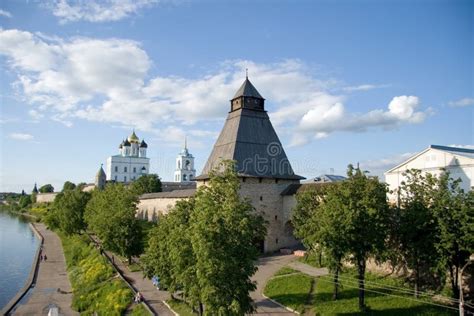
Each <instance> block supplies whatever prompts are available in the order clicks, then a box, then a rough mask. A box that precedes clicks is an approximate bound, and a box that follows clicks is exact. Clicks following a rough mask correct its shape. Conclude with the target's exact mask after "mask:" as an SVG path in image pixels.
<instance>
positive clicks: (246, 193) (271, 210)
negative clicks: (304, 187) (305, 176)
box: [197, 178, 299, 252]
mask: <svg viewBox="0 0 474 316" xmlns="http://www.w3.org/2000/svg"><path fill="white" fill-rule="evenodd" d="M292 183H299V181H298V180H282V179H278V181H277V180H276V179H273V178H261V180H260V179H259V178H245V181H244V180H243V178H241V180H240V195H241V196H242V197H244V198H248V199H249V200H250V202H251V204H252V206H253V207H254V208H255V211H256V212H257V213H258V214H261V215H262V216H263V218H264V219H265V221H266V222H267V236H266V238H265V241H264V251H265V252H273V251H277V250H279V249H281V248H285V247H292V246H296V245H298V244H299V241H298V240H296V239H295V237H294V236H293V229H292V227H293V226H292V225H291V210H292V208H293V206H294V205H293V203H291V202H290V203H284V202H287V201H285V199H284V197H283V196H282V195H280V193H281V192H282V191H283V190H284V189H285V188H286V187H287V186H288V185H289V184H292ZM206 184H208V181H198V183H197V186H198V187H200V186H201V185H206Z"/></svg>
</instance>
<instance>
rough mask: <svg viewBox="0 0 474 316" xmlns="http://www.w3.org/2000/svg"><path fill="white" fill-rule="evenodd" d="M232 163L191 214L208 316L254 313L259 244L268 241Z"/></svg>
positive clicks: (216, 174)
mask: <svg viewBox="0 0 474 316" xmlns="http://www.w3.org/2000/svg"><path fill="white" fill-rule="evenodd" d="M234 166H235V165H234V163H232V162H230V161H225V162H223V163H222V165H221V166H219V167H218V169H214V170H213V171H212V172H211V173H210V181H209V185H208V186H203V187H201V188H200V189H199V190H198V192H197V193H196V198H195V199H196V200H195V209H194V212H192V214H191V219H190V222H191V231H192V235H191V243H192V246H193V251H194V254H195V258H196V265H195V267H196V274H197V282H198V285H199V289H200V297H201V301H202V302H203V303H204V305H205V308H206V314H207V315H244V314H245V313H248V312H251V311H252V310H253V306H252V299H251V298H250V295H249V293H250V291H253V290H255V288H256V286H255V283H254V282H252V281H251V280H250V277H251V276H252V275H253V274H254V273H255V271H256V269H257V268H256V266H255V260H256V259H257V256H258V250H257V247H256V246H255V244H254V241H255V240H258V239H263V238H264V237H265V233H266V230H265V225H264V220H263V218H262V217H261V216H259V215H257V214H255V213H254V210H253V207H252V206H251V204H250V202H248V201H246V200H242V199H241V198H240V196H239V188H240V182H239V179H238V177H237V173H236V171H235V169H234V168H235V167H234Z"/></svg>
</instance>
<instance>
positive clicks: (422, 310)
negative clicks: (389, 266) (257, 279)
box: [264, 268, 456, 315]
mask: <svg viewBox="0 0 474 316" xmlns="http://www.w3.org/2000/svg"><path fill="white" fill-rule="evenodd" d="M283 269H285V270H283ZM283 269H282V270H280V271H279V272H278V273H277V274H276V275H275V277H274V278H272V279H271V280H269V281H268V283H267V286H266V287H265V291H264V293H265V295H266V296H268V297H270V298H272V299H274V300H276V301H278V302H280V303H281V304H283V305H285V306H288V307H290V308H293V309H295V310H297V311H298V312H300V313H304V314H307V315H337V314H344V315H360V314H361V313H360V311H359V307H358V293H359V292H358V289H357V279H356V277H357V275H356V273H355V270H347V271H345V272H343V273H342V274H341V279H344V280H343V281H341V283H342V288H341V291H340V298H339V299H338V300H337V301H334V300H333V299H332V292H333V288H334V285H333V280H332V277H329V276H324V277H318V278H313V277H310V276H308V275H305V274H303V273H298V272H297V271H294V270H291V269H289V268H283ZM366 281H367V283H366V288H367V291H366V305H367V306H368V310H367V312H366V314H367V315H382V314H383V315H455V314H456V312H455V311H454V310H452V309H448V308H445V307H439V306H433V305H430V304H429V303H434V302H433V301H432V300H430V299H428V298H426V299H418V300H416V301H415V300H413V299H414V298H413V296H412V295H409V294H407V293H406V294H404V293H403V292H399V291H394V290H391V289H389V288H388V287H397V288H404V289H407V290H409V289H410V288H409V287H407V285H406V284H404V282H403V280H401V279H399V278H393V277H389V276H381V275H377V274H373V273H367V274H366ZM313 282H314V283H313ZM370 282H376V283H377V284H383V286H384V287H385V289H381V288H380V287H379V285H377V287H375V283H370ZM372 291H376V292H380V293H375V292H372ZM388 294H390V295H388ZM391 295H396V296H397V297H395V296H391ZM437 304H439V303H437Z"/></svg>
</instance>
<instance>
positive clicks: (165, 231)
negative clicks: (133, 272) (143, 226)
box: [141, 210, 176, 292]
mask: <svg viewBox="0 0 474 316" xmlns="http://www.w3.org/2000/svg"><path fill="white" fill-rule="evenodd" d="M172 212H173V210H171V211H170V213H169V214H171V213H172ZM169 223H170V221H168V217H167V216H162V215H159V217H158V222H157V225H156V227H154V228H153V229H152V230H151V231H150V238H149V239H148V247H147V248H146V251H145V255H144V256H143V257H142V259H141V262H142V264H143V269H144V272H145V275H146V276H147V277H148V278H152V277H153V276H159V278H160V285H161V287H163V288H169V287H173V286H174V285H175V284H176V282H175V280H174V279H173V278H172V277H173V276H172V271H173V263H172V262H171V259H170V256H169V250H170V249H171V248H172V245H173V244H172V243H171V242H170V238H169V236H170V233H171V231H172V229H173V227H171V225H170V224H169ZM170 292H171V291H170Z"/></svg>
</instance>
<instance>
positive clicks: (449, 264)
mask: <svg viewBox="0 0 474 316" xmlns="http://www.w3.org/2000/svg"><path fill="white" fill-rule="evenodd" d="M347 175H348V178H347V180H345V181H343V182H338V183H334V184H330V185H327V186H324V187H319V188H318V189H316V190H311V191H306V192H303V193H302V194H299V195H298V196H297V205H296V207H295V209H294V212H293V218H292V222H293V224H294V227H295V235H296V236H297V237H298V238H300V239H301V240H302V241H303V243H304V244H305V246H306V247H307V248H308V249H309V250H310V252H312V253H315V254H316V255H317V256H319V258H321V257H322V255H324V258H325V261H326V265H327V266H328V268H329V269H330V271H331V272H332V273H333V275H334V284H335V286H334V292H333V298H334V299H337V298H338V288H339V281H338V276H339V272H340V271H341V268H342V265H343V262H347V261H349V262H352V263H353V264H354V265H355V266H356V268H357V271H358V279H359V308H360V309H361V310H364V309H365V308H366V306H365V291H364V285H365V282H364V281H365V270H366V262H367V260H368V259H369V258H373V259H375V260H376V261H377V262H378V263H381V262H389V263H390V264H391V265H392V266H393V267H394V269H400V268H402V269H405V270H407V271H408V270H409V271H411V273H410V274H409V281H410V282H412V284H413V286H414V289H415V291H414V293H415V296H418V293H419V291H420V290H421V289H423V288H442V287H443V286H444V284H445V283H446V277H447V274H449V278H450V280H451V287H452V291H453V294H454V296H455V297H457V296H458V293H459V279H458V271H459V269H460V268H461V267H462V266H463V265H464V264H465V263H466V262H467V260H468V259H469V255H470V254H471V253H473V252H474V193H473V192H472V191H470V192H464V191H463V190H462V189H461V188H460V185H459V184H460V180H454V179H452V178H451V177H450V175H449V173H448V172H444V173H443V174H442V175H440V176H439V177H436V176H433V175H431V174H429V173H428V174H426V175H424V174H422V173H421V171H419V170H408V171H407V172H406V174H405V175H406V181H404V182H403V183H402V184H401V186H400V189H399V191H398V192H396V194H397V196H398V201H397V203H396V205H390V204H389V203H388V201H387V193H388V189H387V186H386V184H384V183H381V182H379V180H378V178H375V177H369V176H367V175H366V173H364V172H363V171H362V170H360V169H358V168H354V167H353V166H351V165H349V168H348V172H347ZM320 260H321V259H320Z"/></svg>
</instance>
